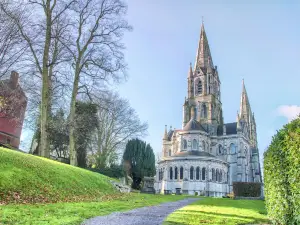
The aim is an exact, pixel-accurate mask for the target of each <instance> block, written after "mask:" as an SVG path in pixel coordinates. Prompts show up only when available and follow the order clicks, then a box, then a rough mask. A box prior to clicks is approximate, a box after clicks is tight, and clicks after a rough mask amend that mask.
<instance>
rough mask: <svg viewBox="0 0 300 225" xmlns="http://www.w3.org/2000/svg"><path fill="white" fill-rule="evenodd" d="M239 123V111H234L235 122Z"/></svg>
mask: <svg viewBox="0 0 300 225" xmlns="http://www.w3.org/2000/svg"><path fill="white" fill-rule="evenodd" d="M239 121H240V117H239V111H236V122H239Z"/></svg>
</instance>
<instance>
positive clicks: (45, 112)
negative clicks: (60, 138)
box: [40, 0, 52, 158]
mask: <svg viewBox="0 0 300 225" xmlns="http://www.w3.org/2000/svg"><path fill="white" fill-rule="evenodd" d="M50 2H51V0H47V3H46V4H47V5H46V12H45V13H46V35H45V47H44V54H43V68H42V81H43V85H42V101H41V146H40V150H41V156H42V157H46V158H50V149H49V137H48V121H49V74H48V73H49V71H48V62H49V49H50V43H51V19H52V18H51V17H52V12H51V7H50Z"/></svg>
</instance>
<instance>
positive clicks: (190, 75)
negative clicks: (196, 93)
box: [188, 63, 193, 78]
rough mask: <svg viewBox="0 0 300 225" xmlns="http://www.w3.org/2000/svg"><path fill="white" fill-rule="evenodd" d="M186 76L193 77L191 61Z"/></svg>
mask: <svg viewBox="0 0 300 225" xmlns="http://www.w3.org/2000/svg"><path fill="white" fill-rule="evenodd" d="M188 77H189V78H192V77H193V69H192V63H190V69H189V74H188Z"/></svg>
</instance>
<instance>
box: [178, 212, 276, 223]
mask: <svg viewBox="0 0 300 225" xmlns="http://www.w3.org/2000/svg"><path fill="white" fill-rule="evenodd" d="M177 212H178V214H186V215H191V214H192V215H201V214H202V215H203V214H205V215H207V216H212V217H213V216H214V217H227V218H229V219H245V220H251V221H250V222H251V223H268V222H270V221H269V220H268V219H263V218H256V217H252V216H240V215H236V214H227V213H215V212H205V211H200V210H199V211H198V210H186V211H185V210H182V212H181V211H177ZM187 212H188V213H187ZM242 224H244V223H242Z"/></svg>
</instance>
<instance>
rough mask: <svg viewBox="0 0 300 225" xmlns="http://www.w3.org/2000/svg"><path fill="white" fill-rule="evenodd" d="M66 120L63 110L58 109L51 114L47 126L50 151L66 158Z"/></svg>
mask: <svg viewBox="0 0 300 225" xmlns="http://www.w3.org/2000/svg"><path fill="white" fill-rule="evenodd" d="M67 125H68V122H67V119H66V118H65V113H64V110H63V109H62V108H61V109H59V110H58V111H57V112H56V114H54V115H53V116H51V119H50V126H49V129H48V130H49V141H50V148H51V151H52V152H55V153H56V155H57V156H58V157H63V158H68V157H69V153H68V142H69V136H68V126H67Z"/></svg>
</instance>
